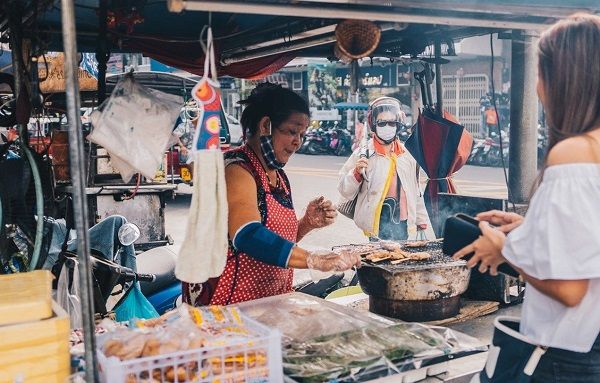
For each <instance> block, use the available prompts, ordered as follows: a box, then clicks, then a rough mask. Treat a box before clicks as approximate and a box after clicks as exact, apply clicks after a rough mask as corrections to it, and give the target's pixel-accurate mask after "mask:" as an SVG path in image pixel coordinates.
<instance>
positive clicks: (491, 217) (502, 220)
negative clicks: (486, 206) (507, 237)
mask: <svg viewBox="0 0 600 383" xmlns="http://www.w3.org/2000/svg"><path fill="white" fill-rule="evenodd" d="M477 219H478V220H480V221H486V222H489V223H491V224H492V225H495V226H498V227H497V229H498V230H500V231H501V232H503V233H505V234H508V233H510V232H511V231H512V230H514V229H516V228H517V227H518V226H519V225H521V223H523V219H524V218H523V216H522V215H519V214H517V213H508V212H505V211H500V210H490V211H486V212H484V213H479V214H477Z"/></svg>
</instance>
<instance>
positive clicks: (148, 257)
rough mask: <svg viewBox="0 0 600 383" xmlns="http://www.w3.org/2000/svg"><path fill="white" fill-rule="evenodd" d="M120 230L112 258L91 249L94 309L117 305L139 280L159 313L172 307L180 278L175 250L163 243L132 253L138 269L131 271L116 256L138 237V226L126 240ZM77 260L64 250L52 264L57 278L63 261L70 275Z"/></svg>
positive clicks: (177, 297)
mask: <svg viewBox="0 0 600 383" xmlns="http://www.w3.org/2000/svg"><path fill="white" fill-rule="evenodd" d="M126 225H132V224H130V223H128V224H126ZM120 233H121V231H119V242H120V244H119V246H117V247H116V250H115V254H114V256H113V257H112V259H107V257H106V254H103V253H102V252H100V251H98V250H95V249H91V250H90V253H91V256H90V264H91V268H92V283H93V297H94V311H95V312H96V313H99V314H106V313H107V312H109V311H112V310H114V309H115V308H117V307H118V306H119V305H120V304H121V303H122V302H123V300H124V299H125V297H127V294H128V293H129V291H130V290H131V289H132V287H133V286H134V284H135V283H137V282H139V283H140V288H141V291H142V293H143V294H144V296H145V297H146V298H147V299H148V301H149V302H150V304H151V305H152V306H153V307H154V309H155V310H156V311H157V312H158V313H159V314H163V313H165V312H166V311H168V310H171V309H173V308H175V307H176V305H177V303H178V302H179V301H180V297H181V282H180V281H179V280H177V278H176V277H175V261H176V255H175V253H174V252H173V251H171V250H170V249H169V248H167V247H165V246H162V247H156V248H153V249H151V250H148V251H145V252H142V253H140V254H138V255H137V256H136V257H135V258H136V263H135V264H136V268H137V271H133V270H132V269H131V268H130V267H126V266H123V265H121V264H118V263H116V262H115V260H117V259H119V253H120V251H121V250H122V248H123V246H124V245H129V244H131V243H133V242H135V241H136V240H137V238H139V235H140V234H139V230H137V232H136V233H135V234H133V235H132V236H131V237H130V238H128V239H127V240H126V241H125V240H124V239H123V237H122V236H121V235H120ZM76 261H77V254H75V253H72V252H68V251H66V252H63V253H62V255H61V258H60V259H59V262H57V264H56V265H55V267H54V268H53V273H54V274H55V275H56V276H57V280H58V276H59V275H60V273H61V272H62V270H63V265H65V266H66V270H68V272H69V275H72V273H73V272H74V268H75V266H76V265H77V262H76Z"/></svg>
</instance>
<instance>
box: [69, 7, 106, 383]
mask: <svg viewBox="0 0 600 383" xmlns="http://www.w3.org/2000/svg"><path fill="white" fill-rule="evenodd" d="M61 19H62V32H63V50H64V53H65V81H66V97H67V117H68V129H69V155H70V171H71V182H72V186H73V213H74V217H75V228H76V229H77V254H79V257H78V259H79V262H80V265H79V274H80V280H81V288H80V290H81V297H80V299H81V311H82V318H83V334H84V340H85V342H84V346H85V367H86V368H85V378H86V382H88V383H93V382H96V381H97V380H98V368H97V364H96V339H95V337H94V331H95V325H94V304H93V302H94V301H93V299H92V280H91V269H90V262H89V257H90V244H89V238H88V220H87V218H88V217H87V215H88V210H87V197H86V192H85V188H86V183H85V180H86V177H85V175H86V172H85V156H84V153H83V134H82V131H81V117H80V115H79V111H80V109H81V107H80V103H81V101H80V99H79V79H78V72H79V71H78V69H79V68H78V65H77V41H76V38H77V35H76V33H75V7H74V4H73V0H61Z"/></svg>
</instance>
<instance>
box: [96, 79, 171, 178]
mask: <svg viewBox="0 0 600 383" xmlns="http://www.w3.org/2000/svg"><path fill="white" fill-rule="evenodd" d="M180 108H181V104H180V103H178V102H177V101H175V99H173V97H171V96H169V95H165V94H164V93H162V92H159V91H156V90H152V91H150V90H149V89H147V88H145V87H144V86H142V85H141V84H139V83H138V82H137V81H135V79H134V78H133V75H129V76H126V77H125V78H124V79H122V80H120V81H119V82H118V83H117V85H116V86H115V89H114V90H113V92H112V94H111V95H110V98H109V99H108V100H107V102H106V104H105V105H103V108H102V111H101V112H100V114H99V115H98V114H97V113H96V114H95V115H94V116H93V118H91V120H92V125H93V126H94V130H93V131H92V133H91V134H90V135H89V136H88V137H87V139H88V140H89V141H91V142H94V143H96V144H98V145H100V146H102V147H104V148H105V149H106V151H107V152H108V153H109V154H110V156H111V164H112V165H113V167H115V168H116V169H117V170H118V171H119V173H121V177H122V178H123V181H125V182H128V181H129V180H130V179H131V177H132V176H133V174H135V173H138V172H139V173H141V174H142V175H143V176H144V177H146V178H149V179H152V178H153V177H154V176H155V174H156V170H157V169H158V168H159V166H160V165H161V163H162V160H163V156H164V152H165V150H166V149H167V145H168V144H169V139H170V137H171V131H172V130H173V126H174V124H175V121H176V119H177V116H178V114H179V110H180Z"/></svg>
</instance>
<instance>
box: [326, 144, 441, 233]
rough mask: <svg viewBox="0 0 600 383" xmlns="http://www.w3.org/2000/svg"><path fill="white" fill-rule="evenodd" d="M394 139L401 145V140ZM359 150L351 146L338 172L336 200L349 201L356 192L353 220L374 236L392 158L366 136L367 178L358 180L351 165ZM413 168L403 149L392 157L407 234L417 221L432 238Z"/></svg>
mask: <svg viewBox="0 0 600 383" xmlns="http://www.w3.org/2000/svg"><path fill="white" fill-rule="evenodd" d="M397 142H398V144H399V145H401V147H402V148H403V149H404V146H403V145H402V143H400V141H397ZM360 152H361V149H360V148H359V149H357V150H355V151H354V153H352V155H351V156H350V158H349V159H348V160H347V161H346V163H345V164H344V166H343V167H342V169H341V170H340V172H339V176H340V178H339V182H338V191H339V192H340V194H341V196H342V200H341V201H340V202H341V203H343V202H346V201H351V200H353V199H354V198H355V197H356V196H357V195H358V198H357V200H356V208H355V211H354V222H355V223H356V225H357V226H358V227H359V228H360V229H362V230H363V231H364V233H365V235H367V236H378V235H379V218H380V216H381V209H382V206H383V200H384V199H385V197H386V195H387V192H388V189H389V185H390V181H391V179H392V176H393V175H394V172H393V169H394V166H393V161H392V159H391V158H390V157H388V156H386V155H384V154H382V153H378V152H376V150H375V146H374V144H373V140H372V139H371V140H369V143H368V153H369V159H368V161H369V165H368V167H367V178H368V181H362V182H359V181H358V180H357V179H356V177H355V176H354V168H355V166H356V162H357V161H358V160H359V158H360ZM417 169H418V168H417V162H416V160H415V159H414V158H413V156H412V155H411V154H410V153H409V152H408V151H407V150H406V149H404V152H403V153H401V154H400V155H398V156H397V157H396V166H395V170H396V174H397V175H398V178H399V179H400V183H401V185H402V188H403V189H404V192H405V193H406V201H407V208H408V233H409V237H410V236H411V235H414V233H415V232H416V226H417V225H422V224H426V225H427V230H426V232H425V234H426V236H427V238H428V239H434V238H435V234H434V232H433V230H432V228H431V222H430V221H429V215H428V213H427V209H426V208H425V202H424V201H423V193H421V190H420V186H419V181H418V174H417Z"/></svg>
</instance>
